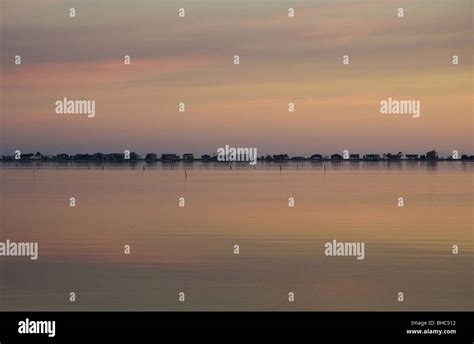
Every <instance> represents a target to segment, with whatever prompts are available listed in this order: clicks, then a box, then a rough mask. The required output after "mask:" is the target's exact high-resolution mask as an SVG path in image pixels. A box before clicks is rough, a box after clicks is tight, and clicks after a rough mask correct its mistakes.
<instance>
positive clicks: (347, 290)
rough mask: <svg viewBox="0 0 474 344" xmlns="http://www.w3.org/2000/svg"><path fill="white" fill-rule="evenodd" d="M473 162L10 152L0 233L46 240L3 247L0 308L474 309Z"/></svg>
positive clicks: (0, 170)
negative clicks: (226, 161)
mask: <svg viewBox="0 0 474 344" xmlns="http://www.w3.org/2000/svg"><path fill="white" fill-rule="evenodd" d="M216 165H217V166H216ZM473 165H474V164H472V163H468V162H466V163H458V162H456V163H449V162H442V163H438V164H422V163H420V164H419V163H397V164H393V163H392V164H383V163H378V164H367V163H360V164H346V163H339V164H330V163H327V164H326V171H325V172H324V169H323V166H322V165H321V164H314V163H313V164H311V163H305V164H301V163H299V164H298V165H297V164H296V163H288V164H285V165H284V166H283V167H282V171H281V172H280V170H279V168H280V167H279V165H278V164H267V165H258V168H257V169H256V170H252V169H249V168H248V166H245V165H244V166H240V167H237V168H236V167H235V166H234V167H233V169H232V170H231V169H230V168H229V166H228V165H219V164H199V163H195V164H191V165H186V169H187V179H185V178H184V171H183V165H182V164H177V165H173V166H171V165H162V164H154V165H149V164H148V165H147V168H146V170H145V171H143V170H142V163H139V164H137V165H134V166H123V165H107V166H105V170H104V171H102V170H101V167H100V168H99V167H98V166H96V165H90V164H79V165H77V164H72V165H71V164H64V165H61V166H56V165H54V164H40V165H38V166H37V168H39V169H34V167H35V164H3V165H1V164H0V178H1V179H0V180H1V182H0V187H1V193H0V195H1V217H0V221H1V222H0V224H1V227H0V241H5V240H6V239H10V240H14V241H38V242H39V259H38V260H37V261H31V260H29V259H28V258H25V257H0V308H1V309H3V310H29V309H33V310H78V309H80V310H184V309H187V310H467V309H471V310H472V309H473V308H474V301H473V267H474V266H473V262H474V260H473V258H474V247H473V183H472V182H473V180H472V175H473V174H472V172H473V169H474V168H473ZM71 196H73V197H76V202H77V204H76V207H75V208H70V207H69V197H71ZM179 197H184V198H185V202H186V206H185V207H184V208H180V207H178V198H179ZM289 197H294V199H295V207H294V208H289V207H288V198H289ZM398 197H404V200H405V206H404V207H403V208H399V207H398V206H397V199H398ZM333 239H336V240H339V241H364V242H365V260H362V261H358V260H357V259H356V258H355V257H326V256H325V255H324V244H325V242H327V241H331V240H333ZM124 244H130V245H131V254H130V255H124V254H123V245H124ZM235 244H238V245H240V255H234V254H233V246H234V245H235ZM453 244H458V245H459V247H460V253H459V254H458V255H453V254H452V252H451V249H452V245H453ZM70 291H75V292H76V293H77V301H76V303H70V302H69V300H68V296H69V292H70ZM180 291H184V292H185V293H186V302H185V303H179V302H178V292H180ZM290 291H292V292H294V293H295V302H294V303H289V302H288V301H287V297H288V292H290ZM399 291H403V292H404V293H405V301H404V302H403V303H399V302H397V300H396V297H397V295H396V294H397V292H399Z"/></svg>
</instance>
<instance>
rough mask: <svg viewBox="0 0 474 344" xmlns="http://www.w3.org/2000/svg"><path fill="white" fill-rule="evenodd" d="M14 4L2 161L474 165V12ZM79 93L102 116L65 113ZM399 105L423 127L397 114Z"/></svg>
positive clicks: (2, 20)
mask: <svg viewBox="0 0 474 344" xmlns="http://www.w3.org/2000/svg"><path fill="white" fill-rule="evenodd" d="M0 6H1V8H0V13H1V14H0V25H1V40H0V44H1V45H0V60H1V74H0V83H1V99H0V102H1V103H0V109H1V126H2V128H1V131H0V135H1V139H0V144H1V146H0V153H1V154H13V152H14V151H15V150H16V149H20V150H21V151H22V152H30V151H33V152H36V151H40V152H43V153H46V154H57V153H62V152H65V153H77V152H89V153H94V152H98V151H101V152H121V151H124V150H125V149H129V150H131V151H136V152H138V153H141V154H145V153H148V152H157V153H170V152H173V153H178V154H182V153H186V152H193V153H195V154H203V153H211V152H215V151H216V150H217V149H218V148H219V147H224V146H225V145H229V146H231V147H256V148H257V149H258V154H259V155H262V154H276V153H289V154H298V155H309V154H313V153H324V154H329V153H333V152H340V151H342V150H346V149H347V150H349V151H350V152H354V153H371V152H375V153H382V152H392V153H396V152H399V151H402V152H404V153H424V152H426V151H429V150H431V149H437V150H438V152H440V153H441V154H442V155H449V154H450V152H452V151H453V150H458V151H459V152H461V153H466V154H473V153H474V149H473V138H472V137H473V135H472V134H473V113H472V99H473V98H472V96H473V90H472V74H473V69H472V46H473V42H472V40H473V31H472V15H473V9H472V7H473V6H472V1H471V0H452V1H441V0H415V1H388V0H387V1H383V0H377V1H375V0H372V1H366V0H360V1H358V0H353V1H349V0H346V1H338V0H327V1H323V0H313V1H280V0H274V1H270V0H253V1H247V0H239V1H235V0H234V1H224V0H220V1H217V0H216V1H152V0H135V1H122V0H94V1H92V0H81V1H62V0H42V1H37V0H22V1H13V0H2V1H1V4H0ZM71 7H73V8H75V10H76V17H75V18H70V17H69V9H70V8H71ZM180 7H182V8H184V9H185V17H184V18H180V17H179V16H178V9H179V8H180ZM289 7H292V8H294V9H295V17H294V18H289V17H288V8H289ZM400 7H401V8H403V10H404V17H403V18H399V17H398V8H400ZM16 55H20V56H21V65H16V64H15V56H16ZM124 55H129V56H130V57H131V64H130V65H126V64H124V61H123V58H124ZM234 55H239V57H240V64H239V65H234V63H233V62H234V61H233V57H234ZM343 55H348V56H349V64H348V65H344V64H343V63H342V61H343ZM453 55H457V56H459V64H458V65H453V64H452V56H453ZM64 97H66V98H68V99H77V100H81V99H88V100H95V102H96V116H95V117H94V118H87V116H85V115H80V114H75V115H67V114H57V113H56V112H55V102H56V101H57V100H60V99H63V98H64ZM389 97H391V98H392V99H398V100H419V101H420V104H421V115H420V117H419V118H413V117H412V116H410V115H402V114H399V115H393V114H392V115H387V114H381V113H380V102H381V101H382V100H386V99H388V98H389ZM180 102H184V103H185V106H186V111H185V112H179V111H178V104H179V103H180ZM290 102H292V103H294V104H295V111H294V112H289V111H288V103H290Z"/></svg>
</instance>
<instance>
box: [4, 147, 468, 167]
mask: <svg viewBox="0 0 474 344" xmlns="http://www.w3.org/2000/svg"><path fill="white" fill-rule="evenodd" d="M247 154H248V153H247ZM246 157H250V156H249V155H244V156H243V157H240V159H230V158H229V159H227V158H226V159H224V161H222V159H219V156H218V155H217V154H213V155H210V154H203V155H201V157H195V156H194V154H193V153H184V154H182V155H178V154H175V153H164V154H161V157H160V156H158V154H156V153H148V154H146V155H145V157H142V156H141V155H140V154H138V153H135V152H130V151H129V150H126V151H124V152H123V153H101V152H98V153H94V154H89V153H84V154H82V153H77V154H72V155H69V154H66V153H62V154H57V155H44V154H41V153H40V152H36V153H25V154H23V153H21V151H19V150H17V151H15V155H2V156H1V160H0V161H2V162H7V163H9V162H35V161H36V162H92V163H96V164H97V163H98V164H103V163H133V162H139V161H145V162H147V163H154V162H165V163H173V162H185V163H193V162H218V163H229V162H233V163H248V160H249V159H246ZM255 158H256V160H257V161H259V162H276V163H286V162H305V161H309V162H343V161H353V162H356V161H364V162H396V161H474V155H468V154H460V153H459V152H457V151H453V155H452V156H449V157H440V156H439V155H438V153H437V152H436V150H431V151H429V152H426V153H425V154H403V153H402V152H398V153H395V154H392V153H381V154H380V153H370V154H356V153H349V152H348V151H344V152H343V154H339V153H334V154H330V155H326V154H319V153H316V154H312V155H311V156H304V155H296V156H290V155H288V154H285V153H281V154H274V155H262V156H260V157H254V158H252V159H255Z"/></svg>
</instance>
